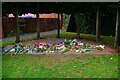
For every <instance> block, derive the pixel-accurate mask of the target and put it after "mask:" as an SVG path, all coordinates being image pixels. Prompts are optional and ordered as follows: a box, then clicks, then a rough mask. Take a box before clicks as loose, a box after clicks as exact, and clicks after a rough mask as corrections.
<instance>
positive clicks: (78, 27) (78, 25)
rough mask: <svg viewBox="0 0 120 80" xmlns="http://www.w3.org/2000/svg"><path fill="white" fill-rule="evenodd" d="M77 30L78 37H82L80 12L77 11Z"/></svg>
mask: <svg viewBox="0 0 120 80" xmlns="http://www.w3.org/2000/svg"><path fill="white" fill-rule="evenodd" d="M76 32H77V38H80V14H79V13H76Z"/></svg>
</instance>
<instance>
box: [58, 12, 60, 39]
mask: <svg viewBox="0 0 120 80" xmlns="http://www.w3.org/2000/svg"><path fill="white" fill-rule="evenodd" d="M57 37H58V38H60V16H59V13H58V36H57Z"/></svg>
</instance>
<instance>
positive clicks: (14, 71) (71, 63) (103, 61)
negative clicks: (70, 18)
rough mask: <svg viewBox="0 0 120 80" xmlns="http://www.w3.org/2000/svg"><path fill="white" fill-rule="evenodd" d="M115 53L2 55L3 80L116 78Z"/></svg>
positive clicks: (116, 60)
mask: <svg viewBox="0 0 120 80" xmlns="http://www.w3.org/2000/svg"><path fill="white" fill-rule="evenodd" d="M118 57H119V56H118V54H92V55H90V54H62V55H61V54H53V55H35V54H31V55H27V54H22V55H20V54H18V55H12V56H11V55H9V54H5V55H3V56H2V59H3V61H2V63H3V64H2V65H3V66H2V77H3V78H118Z"/></svg>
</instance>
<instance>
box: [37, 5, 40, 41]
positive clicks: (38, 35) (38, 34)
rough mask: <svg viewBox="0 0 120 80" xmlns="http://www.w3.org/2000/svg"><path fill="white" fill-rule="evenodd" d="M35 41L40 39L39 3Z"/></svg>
mask: <svg viewBox="0 0 120 80" xmlns="http://www.w3.org/2000/svg"><path fill="white" fill-rule="evenodd" d="M37 39H40V23H39V3H37Z"/></svg>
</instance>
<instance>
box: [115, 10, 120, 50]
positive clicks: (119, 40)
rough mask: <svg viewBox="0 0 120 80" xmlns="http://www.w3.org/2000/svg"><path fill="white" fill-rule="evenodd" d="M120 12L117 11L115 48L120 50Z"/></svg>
mask: <svg viewBox="0 0 120 80" xmlns="http://www.w3.org/2000/svg"><path fill="white" fill-rule="evenodd" d="M119 21H120V11H119V9H117V15H116V31H115V32H116V33H115V48H119V46H120V22H119Z"/></svg>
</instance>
